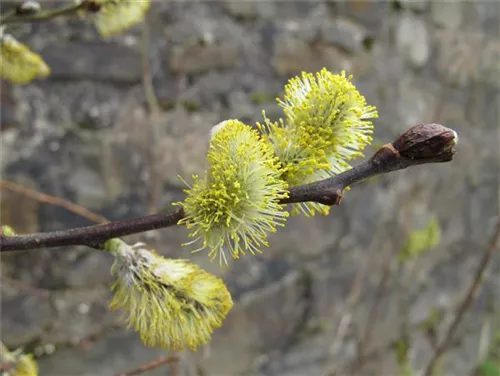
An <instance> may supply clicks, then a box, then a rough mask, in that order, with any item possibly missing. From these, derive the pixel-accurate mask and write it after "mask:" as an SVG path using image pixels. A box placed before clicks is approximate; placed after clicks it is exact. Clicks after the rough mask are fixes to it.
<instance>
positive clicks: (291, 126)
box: [257, 69, 378, 215]
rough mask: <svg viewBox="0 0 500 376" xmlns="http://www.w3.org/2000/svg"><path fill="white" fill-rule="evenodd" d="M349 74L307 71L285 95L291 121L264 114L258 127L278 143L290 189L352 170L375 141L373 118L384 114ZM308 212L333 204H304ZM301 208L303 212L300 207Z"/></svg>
mask: <svg viewBox="0 0 500 376" xmlns="http://www.w3.org/2000/svg"><path fill="white" fill-rule="evenodd" d="M351 79H352V77H351V76H346V74H345V72H342V73H341V74H333V73H332V72H329V71H328V70H326V69H322V70H321V71H320V72H317V73H316V74H312V73H306V72H303V73H302V74H301V75H300V76H297V77H294V78H292V79H290V80H289V82H288V84H287V85H286V86H285V92H284V96H283V98H278V99H277V100H278V104H279V105H280V106H281V107H282V108H283V110H284V113H285V120H280V121H279V122H273V121H271V120H270V119H268V118H267V117H266V116H265V114H264V122H263V123H258V124H257V126H258V128H259V129H260V131H261V132H262V133H263V135H264V137H265V138H266V139H267V140H268V141H270V142H271V143H272V144H273V147H274V152H275V154H276V156H277V157H278V158H279V160H280V162H281V164H282V172H283V174H282V178H283V179H284V180H286V182H287V183H288V184H289V186H290V187H293V186H297V185H301V184H307V183H312V182H315V181H318V180H322V179H326V178H328V177H330V176H332V175H334V174H338V173H340V172H343V171H345V170H347V169H349V168H350V165H349V163H348V161H349V160H351V159H354V158H356V157H359V156H362V155H363V154H362V151H363V149H364V148H365V147H366V146H367V145H369V144H370V143H371V141H372V138H371V136H370V134H371V133H372V129H373V125H372V122H371V120H369V119H371V118H376V117H377V116H378V114H377V110H376V109H375V107H373V106H369V105H367V104H366V100H365V98H364V97H363V96H362V95H361V94H360V93H359V91H358V90H357V89H356V87H355V85H354V84H353V83H352V82H351ZM295 208H296V209H297V208H300V209H301V210H302V212H303V213H304V214H306V215H313V214H314V213H315V211H319V212H321V213H324V214H327V213H328V208H329V207H328V206H325V205H321V204H318V203H312V202H308V203H301V204H297V206H296V207H295ZM296 211H297V210H296Z"/></svg>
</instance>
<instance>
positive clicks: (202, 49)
mask: <svg viewBox="0 0 500 376" xmlns="http://www.w3.org/2000/svg"><path fill="white" fill-rule="evenodd" d="M238 56H239V47H238V45H237V44H236V43H234V42H231V41H227V42H221V43H216V44H211V43H210V42H209V43H208V44H205V45H202V44H193V45H183V46H174V48H173V50H172V55H171V57H170V59H169V60H170V69H172V71H174V72H176V73H182V74H194V73H201V72H206V71H208V70H212V69H228V68H232V67H233V66H234V65H235V64H236V63H237V61H238Z"/></svg>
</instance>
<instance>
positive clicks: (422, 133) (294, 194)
mask: <svg viewBox="0 0 500 376" xmlns="http://www.w3.org/2000/svg"><path fill="white" fill-rule="evenodd" d="M457 141H458V137H457V134H456V132H455V131H453V130H451V129H449V128H446V127H444V126H442V125H440V124H420V125H417V126H414V127H412V128H410V129H409V130H408V131H406V132H405V133H404V134H402V135H401V136H400V137H399V138H398V139H396V140H395V141H394V142H393V143H390V144H386V145H384V146H382V147H381V148H380V149H379V150H378V151H377V152H376V153H375V154H374V155H373V156H372V157H371V158H370V159H369V160H367V161H365V162H363V163H361V164H360V165H358V166H356V167H353V168H352V169H350V170H348V171H346V172H343V173H341V174H339V175H336V176H333V177H331V178H328V179H325V180H321V181H318V182H315V183H311V184H306V185H301V186H297V187H292V188H290V190H289V197H288V198H286V199H284V200H282V201H281V202H282V203H283V204H290V203H299V202H307V201H313V202H318V203H321V204H325V205H330V206H332V205H339V204H340V202H341V201H342V197H343V192H344V190H345V189H346V188H347V187H349V186H352V185H354V184H357V183H360V182H362V181H364V180H366V179H369V178H371V177H373V176H376V175H380V174H384V173H388V172H391V171H397V170H402V169H405V168H407V167H410V166H416V165H419V164H424V163H442V162H448V161H451V160H452V158H453V155H454V154H455V146H456V144H457ZM183 217H184V211H183V209H182V208H180V207H179V208H176V209H174V210H172V211H170V212H168V213H160V214H153V215H146V216H143V217H139V218H133V219H126V220H121V221H116V222H111V223H106V224H101V225H95V226H88V227H80V228H73V229H69V230H61V231H54V232H46V233H35V234H29V235H19V236H5V235H3V234H0V251H1V252H7V251H22V250H29V249H37V248H48V247H58V246H67V245H86V246H89V247H92V248H97V249H99V248H101V246H102V244H103V243H104V242H105V241H106V240H108V239H111V238H117V237H122V236H125V235H131V234H136V233H141V232H145V231H149V230H156V229H160V228H165V227H169V226H174V225H176V224H177V222H178V221H179V220H181V219H182V218H183Z"/></svg>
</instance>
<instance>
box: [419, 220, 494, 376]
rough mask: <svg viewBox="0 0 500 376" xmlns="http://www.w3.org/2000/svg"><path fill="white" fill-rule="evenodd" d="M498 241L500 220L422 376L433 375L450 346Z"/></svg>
mask: <svg viewBox="0 0 500 376" xmlns="http://www.w3.org/2000/svg"><path fill="white" fill-rule="evenodd" d="M499 239H500V219H499V220H498V223H497V224H496V226H495V230H494V233H493V236H492V237H491V241H490V242H489V244H488V248H487V249H486V252H485V253H484V255H483V257H482V258H481V260H480V261H479V265H478V267H477V270H476V273H475V274H474V279H473V280H472V283H471V285H470V286H469V288H468V290H467V292H466V293H465V296H464V298H463V300H462V302H461V303H460V306H459V307H458V308H457V314H456V315H455V319H454V320H453V322H452V323H451V325H450V326H449V328H448V330H447V331H446V334H445V336H444V338H443V340H442V341H441V343H440V344H439V345H438V346H437V347H436V350H435V351H434V354H433V355H432V358H431V360H430V361H429V364H428V365H427V367H426V369H425V372H424V373H423V375H424V376H431V375H432V374H433V372H434V368H435V367H436V364H437V362H438V361H439V359H440V358H441V356H442V355H443V354H444V353H445V352H446V350H447V349H448V347H449V346H450V345H451V344H452V342H453V337H454V335H455V333H456V331H457V329H458V327H459V325H460V323H461V322H462V320H463V318H464V315H465V312H466V311H467V309H469V307H470V305H471V304H472V302H473V301H474V298H475V297H476V294H477V292H478V290H479V288H480V287H481V284H482V281H483V276H484V273H485V271H486V268H487V267H488V264H489V263H490V261H491V258H492V257H493V253H494V252H495V250H496V249H497V246H498V241H499Z"/></svg>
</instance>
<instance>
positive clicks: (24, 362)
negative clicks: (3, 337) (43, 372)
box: [0, 342, 38, 376]
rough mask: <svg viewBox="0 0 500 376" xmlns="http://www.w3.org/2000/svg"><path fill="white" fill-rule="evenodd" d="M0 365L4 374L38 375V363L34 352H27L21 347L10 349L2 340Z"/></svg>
mask: <svg viewBox="0 0 500 376" xmlns="http://www.w3.org/2000/svg"><path fill="white" fill-rule="evenodd" d="M0 365H2V369H3V373H1V375H2V376H38V363H37V362H36V361H35V359H33V355H32V354H25V353H24V352H23V351H22V350H21V349H17V350H15V351H9V350H8V349H7V347H6V346H5V345H4V344H3V343H2V342H0Z"/></svg>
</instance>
